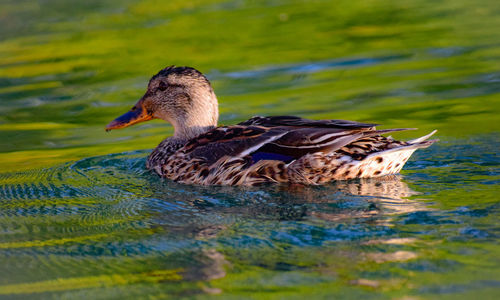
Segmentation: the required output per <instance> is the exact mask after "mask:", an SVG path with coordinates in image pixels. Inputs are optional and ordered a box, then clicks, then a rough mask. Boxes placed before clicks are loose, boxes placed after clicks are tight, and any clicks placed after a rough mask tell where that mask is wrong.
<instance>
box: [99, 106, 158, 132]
mask: <svg viewBox="0 0 500 300" xmlns="http://www.w3.org/2000/svg"><path fill="white" fill-rule="evenodd" d="M151 119H153V116H152V115H150V114H148V112H147V111H146V109H144V107H143V106H142V105H140V103H138V104H137V105H136V106H134V108H132V109H131V110H130V111H128V112H126V113H125V114H123V115H121V116H119V117H118V118H116V119H114V120H113V121H111V123H109V124H108V126H106V131H110V130H112V129H119V128H124V127H128V126H130V125H134V124H137V123H140V122H144V121H149V120H151Z"/></svg>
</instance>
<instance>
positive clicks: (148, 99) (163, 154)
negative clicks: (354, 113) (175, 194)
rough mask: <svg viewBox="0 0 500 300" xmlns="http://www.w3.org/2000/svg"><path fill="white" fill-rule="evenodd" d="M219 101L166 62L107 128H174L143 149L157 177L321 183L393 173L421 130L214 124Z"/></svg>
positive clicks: (419, 142) (419, 144)
mask: <svg viewBox="0 0 500 300" xmlns="http://www.w3.org/2000/svg"><path fill="white" fill-rule="evenodd" d="M218 117H219V112H218V103H217V98H216V96H215V93H214V91H213V89H212V87H211V85H210V82H209V81H208V79H207V78H206V77H205V76H203V74H201V73H200V72H199V71H197V70H195V69H193V68H189V67H175V66H171V67H167V68H165V69H163V70H161V71H160V72H159V73H158V74H156V75H155V76H153V77H152V78H151V80H150V81H149V84H148V89H147V91H146V94H144V96H143V97H142V98H141V99H140V100H139V101H138V102H137V103H136V104H135V105H134V107H132V109H131V110H130V111H129V112H127V113H125V114H124V115H122V116H120V117H118V118H117V119H115V120H114V121H112V122H111V123H109V124H108V126H107V127H106V130H111V129H117V128H123V127H127V126H130V125H132V124H136V123H139V122H143V121H147V120H151V119H155V118H158V119H163V120H165V121H167V122H169V123H171V124H172V125H173V126H174V128H175V133H174V136H172V137H169V138H167V139H165V140H164V141H162V142H161V143H160V144H159V145H158V146H157V147H156V148H155V149H154V150H153V152H152V153H151V154H150V155H149V157H148V159H147V164H146V166H147V168H148V169H152V170H154V171H155V172H156V173H158V174H159V175H160V176H162V177H166V178H169V179H172V180H175V181H178V182H182V183H194V184H203V185H212V184H218V185H255V184H259V183H267V182H288V183H301V184H321V183H325V182H328V181H331V180H343V179H352V178H365V177H378V176H383V175H388V174H395V173H398V172H399V171H400V170H401V168H402V167H403V165H404V164H405V162H406V161H407V160H408V158H409V157H410V156H411V154H412V153H413V152H414V151H415V150H416V149H418V148H425V147H428V146H430V145H431V144H432V143H434V142H435V140H429V141H426V139H427V138H429V137H430V136H431V135H432V134H434V132H435V131H433V132H432V133H430V134H429V135H426V136H424V137H421V138H418V139H415V140H411V141H407V142H403V141H396V140H394V139H392V138H391V137H383V136H381V134H383V133H388V132H392V131H401V130H407V129H408V128H405V129H386V130H376V129H375V125H377V124H366V123H359V122H353V121H344V120H308V119H302V118H299V117H291V116H275V117H260V116H257V117H253V118H251V119H249V120H247V121H245V122H242V123H239V124H237V125H233V126H222V127H217V119H218Z"/></svg>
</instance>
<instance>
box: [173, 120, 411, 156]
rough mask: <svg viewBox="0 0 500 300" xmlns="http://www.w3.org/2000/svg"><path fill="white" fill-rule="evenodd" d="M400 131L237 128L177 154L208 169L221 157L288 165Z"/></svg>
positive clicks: (212, 135) (203, 137)
mask: <svg viewBox="0 0 500 300" xmlns="http://www.w3.org/2000/svg"><path fill="white" fill-rule="evenodd" d="M298 119H300V118H298ZM311 121H312V120H311ZM370 125H372V124H370ZM372 127H373V126H372ZM370 128H371V127H370ZM400 130H405V129H389V130H371V129H369V128H367V127H361V128H356V129H347V128H338V127H305V126H302V127H301V126H278V125H276V126H271V127H265V126H255V125H241V124H239V125H234V126H224V127H218V128H215V129H213V130H211V131H209V132H207V133H204V134H202V135H200V136H198V137H197V138H195V139H193V140H191V141H190V142H189V143H188V144H187V145H186V146H184V147H183V148H182V149H180V150H179V151H181V152H182V153H183V154H184V155H188V156H190V157H191V158H198V159H202V160H203V161H204V162H205V163H207V164H209V165H211V164H213V163H215V162H217V161H218V160H219V159H221V158H222V157H240V158H245V159H248V162H249V163H250V164H253V163H256V162H257V161H260V160H279V161H283V162H285V163H289V162H291V161H293V160H295V159H298V158H300V157H302V156H303V155H305V154H307V153H315V152H324V153H329V152H332V151H335V150H338V149H340V148H342V147H344V146H346V145H348V144H350V143H352V142H354V141H356V140H358V139H361V138H365V137H370V136H374V135H379V134H381V133H386V132H392V131H400Z"/></svg>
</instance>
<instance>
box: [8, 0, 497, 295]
mask: <svg viewBox="0 0 500 300" xmlns="http://www.w3.org/2000/svg"><path fill="white" fill-rule="evenodd" d="M499 28H500V4H499V2H498V1H496V0H481V1H463V0H454V1H452V0H443V1H420V0H410V1H352V0H351V1H343V0H340V1H320V0H317V1H284V0H273V1H244V0H231V1H227V0H226V1H222V0H221V1H217V0H213V1H202V0H195V1H180V0H179V1H159V0H146V1H134V0H110V1H96V0H91V1H80V2H76V1H62V0H45V1H32V0H30V1H24V0H16V1H14V0H0V104H1V105H0V299H52V298H55V299H61V298H62V299H69V298H71V299H113V298H119V299H162V298H172V299H177V298H182V297H185V298H202V299H203V298H212V297H219V298H228V299H240V298H263V299H303V298H304V297H310V298H311V299H318V298H319V299H321V298H324V299H332V298H342V299H344V298H345V299H359V298H362V297H363V298H367V299H368V298H370V299H372V298H373V299H470V298H476V299H498V298H499V297H500V243H499V237H500V221H499V220H500V201H499V200H500V199H499V198H500V197H499V193H500V189H499V187H498V185H499V181H500V172H499V169H500V168H499V163H500V159H499V158H498V150H499V148H500V134H499V131H500V130H499V129H500V128H499V124H500V116H499V114H500V30H499ZM172 64H176V65H189V66H194V67H196V68H198V69H199V70H200V71H202V72H204V73H205V74H207V76H208V77H209V79H210V80H211V81H212V83H213V85H214V89H215V91H216V93H217V95H218V98H219V102H220V111H221V118H220V122H221V123H223V124H232V123H235V122H239V121H242V120H244V119H247V118H249V117H250V116H253V115H257V114H260V115H279V114H286V115H289V114H293V115H300V116H303V117H309V118H338V119H351V120H357V121H362V122H376V123H382V124H384V126H382V127H380V128H390V127H418V128H419V131H417V132H407V133H406V132H405V133H398V134H397V135H395V137H396V138H401V139H405V138H411V137H416V136H419V135H423V134H426V133H428V132H429V131H431V130H433V129H438V130H439V132H438V133H437V136H438V138H439V139H441V142H439V143H438V144H436V145H434V146H432V147H431V148H428V149H423V150H419V151H417V152H416V153H415V155H414V156H413V157H412V159H411V160H410V161H409V162H408V163H407V165H406V167H405V169H404V170H403V171H402V174H401V176H398V177H392V178H384V179H382V180H363V181H349V182H337V183H332V184H329V185H326V186H321V187H306V188H293V189H289V188H288V187H280V186H265V187H259V188H228V187H197V186H187V185H180V184H176V183H173V182H169V181H165V180H160V179H159V178H158V177H156V176H155V175H153V174H150V173H149V172H147V171H145V170H144V163H145V157H146V156H147V154H148V153H149V151H150V149H151V148H153V147H154V146H156V145H157V144H158V143H159V142H160V141H161V140H162V139H163V138H165V137H166V136H168V135H170V134H172V128H171V127H170V126H168V125H165V124H164V123H162V122H161V121H152V122H148V123H143V124H140V125H136V126H133V127H130V128H127V129H124V130H118V131H113V132H110V133H105V132H104V126H105V125H106V124H107V123H108V122H109V121H111V120H112V119H114V118H115V117H117V116H119V115H121V114H122V113H123V112H125V111H127V110H128V109H129V108H130V107H131V106H132V105H133V104H134V103H135V101H136V100H137V99H138V98H139V97H140V96H142V94H143V93H144V90H145V86H146V83H147V80H148V79H149V77H150V76H151V75H153V74H154V73H155V72H157V71H158V70H160V69H161V68H163V67H165V66H167V65H172Z"/></svg>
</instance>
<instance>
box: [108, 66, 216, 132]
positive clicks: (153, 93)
mask: <svg viewBox="0 0 500 300" xmlns="http://www.w3.org/2000/svg"><path fill="white" fill-rule="evenodd" d="M218 118H219V111H218V102H217V97H216V96H215V93H214V91H213V89H212V86H211V85H210V82H209V81H208V79H207V78H206V77H205V76H204V75H203V74H201V73H200V72H199V71H197V70H196V69H194V68H190V67H175V66H170V67H167V68H165V69H163V70H161V71H160V72H158V74H156V75H154V76H153V77H152V78H151V79H150V80H149V84H148V89H147V91H146V93H145V94H144V96H142V98H141V99H139V101H137V103H136V104H135V105H134V107H132V109H131V110H130V111H128V112H127V113H125V114H123V115H122V116H120V117H118V118H116V119H115V120H113V121H111V123H109V124H108V126H106V131H109V130H112V129H118V128H124V127H127V126H130V125H133V124H137V123H140V122H144V121H148V120H152V119H162V120H165V121H167V122H169V123H170V124H172V125H173V126H174V128H175V133H174V137H175V138H179V139H190V138H194V137H196V136H198V135H199V134H201V133H203V132H206V131H208V130H210V129H212V128H214V127H215V126H217V120H218Z"/></svg>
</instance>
